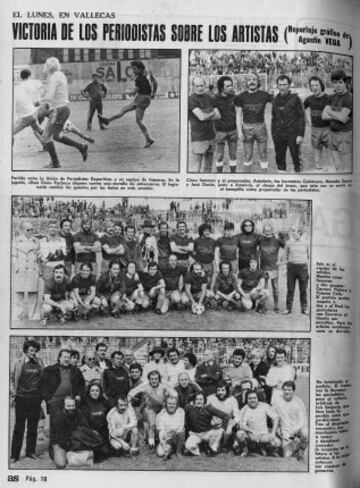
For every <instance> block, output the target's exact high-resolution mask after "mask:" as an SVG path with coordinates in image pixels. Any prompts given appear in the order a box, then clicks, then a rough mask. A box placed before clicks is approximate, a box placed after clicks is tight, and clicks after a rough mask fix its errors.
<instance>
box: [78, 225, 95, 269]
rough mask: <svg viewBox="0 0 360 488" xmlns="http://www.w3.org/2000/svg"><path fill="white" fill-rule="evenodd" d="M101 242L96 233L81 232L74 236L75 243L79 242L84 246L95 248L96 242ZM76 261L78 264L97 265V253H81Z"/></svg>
mask: <svg viewBox="0 0 360 488" xmlns="http://www.w3.org/2000/svg"><path fill="white" fill-rule="evenodd" d="M98 240H99V238H98V236H97V235H96V234H95V233H94V232H83V231H82V230H81V231H79V232H78V233H77V234H75V235H74V243H75V242H79V243H80V244H81V245H82V246H93V245H94V244H95V242H97V241H98ZM76 261H77V262H78V263H95V262H96V253H95V252H86V253H85V252H79V253H77V255H76Z"/></svg>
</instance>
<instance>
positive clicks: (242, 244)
mask: <svg viewBox="0 0 360 488" xmlns="http://www.w3.org/2000/svg"><path fill="white" fill-rule="evenodd" d="M258 244H259V235H258V234H255V232H253V233H252V234H245V233H244V232H242V233H241V234H239V235H238V248H239V262H240V261H249V260H250V258H251V256H256V250H257V246H258Z"/></svg>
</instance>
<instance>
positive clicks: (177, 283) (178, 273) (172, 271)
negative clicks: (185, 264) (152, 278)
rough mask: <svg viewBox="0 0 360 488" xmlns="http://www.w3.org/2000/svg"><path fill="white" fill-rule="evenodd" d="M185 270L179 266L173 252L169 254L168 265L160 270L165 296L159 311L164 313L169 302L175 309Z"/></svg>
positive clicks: (179, 297) (178, 300)
mask: <svg viewBox="0 0 360 488" xmlns="http://www.w3.org/2000/svg"><path fill="white" fill-rule="evenodd" d="M185 271H186V270H185V269H184V268H182V267H181V266H179V264H178V260H177V257H176V256H175V254H170V256H169V262H168V265H167V266H166V267H165V268H163V269H162V272H161V274H162V277H163V279H164V282H165V298H164V303H163V305H162V307H161V309H160V310H161V313H166V312H167V311H168V310H169V306H170V304H171V305H172V306H173V307H174V309H176V308H177V306H178V304H179V303H180V302H181V293H182V289H183V286H184V272H185Z"/></svg>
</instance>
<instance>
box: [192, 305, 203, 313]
mask: <svg viewBox="0 0 360 488" xmlns="http://www.w3.org/2000/svg"><path fill="white" fill-rule="evenodd" d="M191 310H192V313H193V314H195V315H201V314H202V313H204V312H205V307H204V305H200V304H199V303H195V304H194V305H193V306H192V307H191Z"/></svg>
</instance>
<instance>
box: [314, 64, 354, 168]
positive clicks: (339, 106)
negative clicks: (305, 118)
mask: <svg viewBox="0 0 360 488" xmlns="http://www.w3.org/2000/svg"><path fill="white" fill-rule="evenodd" d="M331 82H332V83H333V85H334V95H332V96H331V97H329V103H328V105H327V106H326V107H325V108H324V111H323V114H322V119H323V120H328V121H329V122H330V141H329V146H330V151H331V157H332V159H333V162H334V165H335V169H336V171H350V167H351V156H352V128H353V96H352V94H351V93H350V92H349V91H348V89H347V85H346V74H345V72H344V71H342V70H338V71H334V72H333V73H331Z"/></svg>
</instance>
